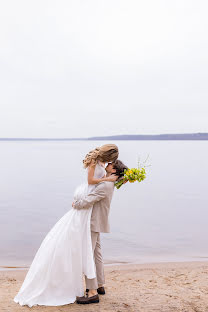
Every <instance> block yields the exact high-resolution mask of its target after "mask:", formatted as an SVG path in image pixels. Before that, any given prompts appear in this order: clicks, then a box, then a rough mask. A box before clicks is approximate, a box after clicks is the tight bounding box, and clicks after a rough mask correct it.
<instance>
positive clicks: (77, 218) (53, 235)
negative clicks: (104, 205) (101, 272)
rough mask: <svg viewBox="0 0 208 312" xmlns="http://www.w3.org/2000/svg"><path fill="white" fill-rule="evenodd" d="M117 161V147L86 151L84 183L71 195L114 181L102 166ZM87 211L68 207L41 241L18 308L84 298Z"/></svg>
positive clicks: (88, 270) (88, 262)
mask: <svg viewBox="0 0 208 312" xmlns="http://www.w3.org/2000/svg"><path fill="white" fill-rule="evenodd" d="M117 158H118V147H117V146H116V145H114V144H105V145H103V146H101V147H98V148H95V149H94V150H93V151H90V152H89V153H88V154H87V155H86V156H85V159H84V160H83V164H84V167H85V168H87V171H88V183H85V184H82V185H80V186H79V187H78V188H77V189H76V190H75V194H74V200H79V199H81V198H83V196H85V195H87V194H88V193H89V192H91V191H92V190H93V189H94V188H95V186H96V184H98V183H100V182H102V181H111V182H114V181H116V179H117V177H116V176H110V177H106V176H105V163H106V162H114V161H115V160H116V159H117ZM91 213H92V207H91V208H90V209H81V210H77V209H74V208H72V209H71V210H70V211H68V212H67V213H66V214H65V215H64V216H63V217H62V218H61V219H60V220H59V221H58V222H57V223H56V224H55V225H54V226H53V228H52V229H51V230H50V232H49V233H48V234H47V235H46V237H45V238H44V240H43V242H42V244H41V245H40V248H39V249H38V251H37V253H36V255H35V258H34V260H33V262H32V264H31V266H30V268H29V271H28V273H27V275H26V277H25V280H24V282H23V284H22V286H21V288H20V290H19V292H18V294H17V295H16V297H15V298H14V301H15V302H16V303H19V304H20V305H28V306H29V307H32V306H34V305H46V306H59V305H64V304H69V303H74V302H75V301H76V297H77V296H79V297H81V296H83V295H84V288H83V274H84V275H86V276H87V277H88V278H89V279H92V278H95V277H96V269H95V263H94V258H93V253H92V243H91V230H90V219H91Z"/></svg>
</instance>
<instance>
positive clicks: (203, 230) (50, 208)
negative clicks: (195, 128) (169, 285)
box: [0, 141, 208, 266]
mask: <svg viewBox="0 0 208 312" xmlns="http://www.w3.org/2000/svg"><path fill="white" fill-rule="evenodd" d="M105 143H109V142H105V141H89V142H88V141H4V142H0V160H1V161H0V265H1V266H28V265H29V264H30V263H31V261H32V259H33V257H34V255H35V253H36V251H37V249H38V248H39V246H40V243H41V241H42V240H43V238H44V237H45V235H46V234H47V233H48V231H49V230H50V229H51V227H52V226H53V225H54V224H55V223H56V222H57V221H58V219H59V218H61V217H62V216H63V215H64V214H65V213H66V212H67V211H68V210H69V209H71V202H72V200H73V192H74V190H75V188H76V186H77V185H79V184H80V183H82V182H83V181H85V180H86V170H85V169H83V167H82V159H83V158H84V156H85V154H86V153H87V152H88V151H89V150H91V149H93V148H94V147H96V146H100V145H103V144H105ZM113 143H115V144H117V145H118V147H119V150H120V156H119V158H120V159H121V160H122V161H123V162H124V163H125V164H126V165H127V166H129V167H136V166H137V161H138V157H140V158H142V159H143V160H144V159H145V158H146V157H147V155H148V154H149V160H148V163H149V164H151V166H150V167H148V168H147V179H146V180H145V181H144V182H142V183H137V182H136V183H134V184H129V183H127V184H125V185H124V186H123V187H121V189H120V190H115V192H114V197H113V200H112V205H111V213H110V224H111V233H109V234H102V249H103V255H104V260H105V263H118V262H137V263H144V262H158V261H195V260H208V183H207V180H208V142H207V141H118V142H115V141H114V142H113Z"/></svg>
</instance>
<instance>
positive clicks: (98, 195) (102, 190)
mask: <svg viewBox="0 0 208 312" xmlns="http://www.w3.org/2000/svg"><path fill="white" fill-rule="evenodd" d="M106 191H107V190H106V184H105V183H100V184H98V186H96V188H95V189H94V190H93V191H92V192H91V193H89V194H88V195H86V196H85V197H84V198H82V199H80V200H76V201H75V202H74V203H73V207H74V208H75V209H88V208H90V207H92V206H93V205H94V203H96V202H98V201H100V200H101V199H103V198H105V197H106Z"/></svg>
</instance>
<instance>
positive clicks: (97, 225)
mask: <svg viewBox="0 0 208 312" xmlns="http://www.w3.org/2000/svg"><path fill="white" fill-rule="evenodd" d="M124 169H128V168H127V167H126V166H125V165H124V164H123V163H122V162H121V161H120V160H116V161H115V162H114V163H108V165H107V167H106V168H105V170H106V173H107V174H106V176H107V177H108V176H110V175H112V174H113V175H116V176H117V178H118V179H119V178H121V177H122V176H123V175H124ZM113 191H114V182H100V183H99V184H97V186H96V187H95V189H94V190H93V191H92V192H91V193H89V194H88V195H87V196H85V197H84V199H81V200H76V201H75V202H74V203H72V206H73V207H74V208H75V209H88V208H90V207H92V206H93V209H92V215H91V238H92V249H93V253H94V260H95V266H96V277H95V278H93V279H88V278H87V277H86V276H85V281H86V288H87V289H86V293H87V297H77V303H80V304H89V303H98V302H99V296H98V294H100V295H104V294H105V289H104V287H103V285H104V284H105V276H104V266H103V259H102V253H101V245H100V233H109V232H110V227H109V222H108V215H109V212H110V203H111V199H112V196H113Z"/></svg>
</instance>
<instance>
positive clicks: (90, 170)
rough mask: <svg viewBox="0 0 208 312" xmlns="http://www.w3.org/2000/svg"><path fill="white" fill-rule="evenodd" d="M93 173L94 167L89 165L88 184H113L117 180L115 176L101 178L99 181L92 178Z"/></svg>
mask: <svg viewBox="0 0 208 312" xmlns="http://www.w3.org/2000/svg"><path fill="white" fill-rule="evenodd" d="M94 173H95V165H91V166H90V167H89V169H88V184H98V183H100V182H103V181H108V182H115V181H116V180H117V178H118V177H117V176H114V175H112V176H110V177H105V176H104V177H103V178H101V179H95V178H94Z"/></svg>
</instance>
